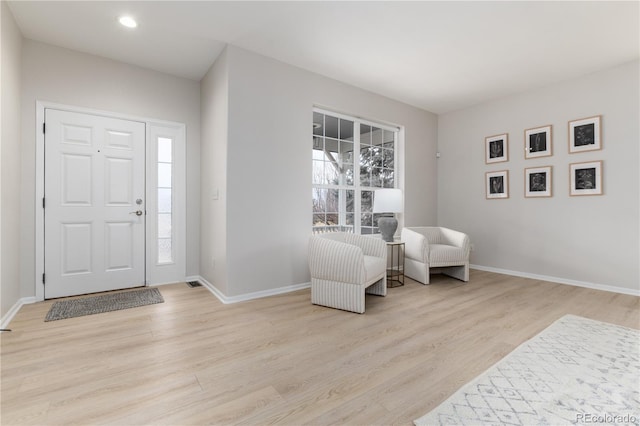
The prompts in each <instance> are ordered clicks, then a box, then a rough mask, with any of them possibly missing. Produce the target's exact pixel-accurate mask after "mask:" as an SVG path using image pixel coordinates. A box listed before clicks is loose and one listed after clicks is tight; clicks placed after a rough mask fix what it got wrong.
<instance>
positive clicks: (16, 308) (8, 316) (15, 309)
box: [0, 297, 37, 328]
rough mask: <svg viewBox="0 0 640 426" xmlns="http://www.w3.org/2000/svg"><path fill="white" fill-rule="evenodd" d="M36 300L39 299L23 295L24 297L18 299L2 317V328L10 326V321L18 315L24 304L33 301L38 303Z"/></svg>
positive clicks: (0, 326) (0, 323)
mask: <svg viewBox="0 0 640 426" xmlns="http://www.w3.org/2000/svg"><path fill="white" fill-rule="evenodd" d="M36 302H37V300H36V298H35V297H23V298H22V299H18V301H17V302H16V303H15V304H14V305H13V306H12V307H11V309H9V312H7V313H6V314H5V315H4V316H3V317H2V322H0V328H9V323H10V322H11V320H12V319H13V317H15V316H16V314H17V313H18V311H19V310H20V308H22V306H23V305H29V304H31V303H36Z"/></svg>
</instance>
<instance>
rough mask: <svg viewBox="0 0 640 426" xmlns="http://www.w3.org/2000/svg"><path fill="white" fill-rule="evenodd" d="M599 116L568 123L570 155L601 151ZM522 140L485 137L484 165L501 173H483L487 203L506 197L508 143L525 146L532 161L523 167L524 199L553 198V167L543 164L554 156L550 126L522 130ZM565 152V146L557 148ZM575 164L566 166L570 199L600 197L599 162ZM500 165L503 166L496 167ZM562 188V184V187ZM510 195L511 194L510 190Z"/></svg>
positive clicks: (600, 171)
mask: <svg viewBox="0 0 640 426" xmlns="http://www.w3.org/2000/svg"><path fill="white" fill-rule="evenodd" d="M601 127H602V116H601V115H596V116H592V117H587V118H580V119H577V120H572V121H569V122H568V123H567V135H568V138H567V141H568V146H567V148H566V149H568V153H569V154H580V153H583V152H587V151H597V150H601V149H602V132H601ZM523 133H524V135H523V138H522V139H520V138H513V139H517V140H512V141H510V140H509V134H508V133H501V134H496V135H493V136H487V137H485V164H486V165H487V166H493V165H494V164H495V165H496V166H495V168H500V169H501V170H489V171H487V172H486V173H485V191H486V198H487V199H488V200H497V199H506V198H509V194H510V189H509V173H510V172H514V173H515V172H516V171H512V170H509V169H508V168H507V167H506V164H502V163H508V162H509V144H510V142H511V143H513V144H520V143H523V144H524V147H523V148H524V149H523V152H524V158H525V160H531V167H525V168H524V170H523V171H522V173H524V191H523V195H524V197H525V198H544V197H552V196H553V166H552V165H548V164H545V159H548V157H551V156H553V149H554V146H553V126H552V125H550V124H548V125H542V126H537V127H532V128H529V129H525V130H524V132H523ZM556 149H564V147H561V148H556ZM575 158H576V161H575V162H571V163H569V164H568V165H567V167H569V182H567V185H566V186H565V187H568V188H569V195H570V196H589V195H602V194H603V190H602V174H603V171H602V161H601V160H598V161H580V158H579V155H576V157H575ZM499 166H503V167H499ZM562 186H563V185H561V187H562ZM511 192H513V191H511Z"/></svg>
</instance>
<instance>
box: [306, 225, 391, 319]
mask: <svg viewBox="0 0 640 426" xmlns="http://www.w3.org/2000/svg"><path fill="white" fill-rule="evenodd" d="M386 267H387V245H386V243H385V242H384V241H382V240H381V239H378V238H372V237H365V236H363V235H356V234H350V233H346V232H331V233H327V234H319V235H313V236H311V239H310V241H309V270H310V272H311V303H313V304H314V305H322V306H328V307H331V308H336V309H342V310H345V311H351V312H357V313H360V314H361V313H364V302H365V293H369V294H376V295H379V296H386V295H387V270H386Z"/></svg>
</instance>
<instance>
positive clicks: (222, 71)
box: [200, 49, 229, 294]
mask: <svg viewBox="0 0 640 426" xmlns="http://www.w3.org/2000/svg"><path fill="white" fill-rule="evenodd" d="M228 71H229V69H228V63H227V51H226V49H225V50H224V51H223V52H222V53H221V54H220V56H219V57H218V59H217V60H216V62H215V63H214V64H213V66H212V67H211V69H209V71H208V72H207V74H206V75H205V76H204V78H203V79H202V80H201V81H200V93H201V96H200V99H201V102H200V105H201V106H200V108H201V122H202V147H201V150H200V153H201V157H200V162H201V166H200V171H201V176H200V179H201V180H200V181H201V191H200V197H201V206H202V214H201V220H200V231H201V238H200V275H201V276H202V277H203V278H205V279H206V280H207V281H208V282H209V283H214V285H215V286H216V288H217V289H218V290H220V291H221V292H222V293H223V294H226V293H227V228H226V226H227V134H228V121H229V116H228V115H229V72H228ZM214 259H215V265H214Z"/></svg>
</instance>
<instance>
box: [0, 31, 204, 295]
mask: <svg viewBox="0 0 640 426" xmlns="http://www.w3.org/2000/svg"><path fill="white" fill-rule="evenodd" d="M22 63H23V75H22V83H23V84H22V86H23V91H22V198H21V206H22V210H21V216H22V219H23V226H22V236H21V274H22V277H21V278H22V280H21V281H22V293H23V295H29V296H33V295H34V294H35V293H34V291H35V289H34V283H35V277H34V268H35V264H34V238H35V237H34V214H35V212H34V197H35V118H36V100H41V101H48V102H56V103H60V104H67V105H74V106H80V107H85V108H93V109H99V110H105V111H115V112H121V113H124V114H130V115H137V116H143V117H149V118H154V119H159V120H168V121H178V122H182V123H185V124H186V126H187V141H186V149H187V218H186V219H187V238H186V243H187V264H186V267H187V271H186V272H187V275H196V274H198V270H199V257H200V256H199V244H200V242H199V238H200V234H199V221H200V84H199V83H198V82H197V81H192V80H188V79H184V78H179V77H174V76H170V75H167V74H162V73H159V72H156V71H150V70H147V69H143V68H139V67H136V66H132V65H127V64H124V63H121V62H116V61H112V60H109V59H104V58H101V57H97V56H93V55H88V54H85V53H80V52H76V51H72V50H68V49H62V48H59V47H54V46H51V45H47V44H43V43H38V42H34V41H30V40H25V41H24V43H23V50H22ZM3 256H4V254H3Z"/></svg>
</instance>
